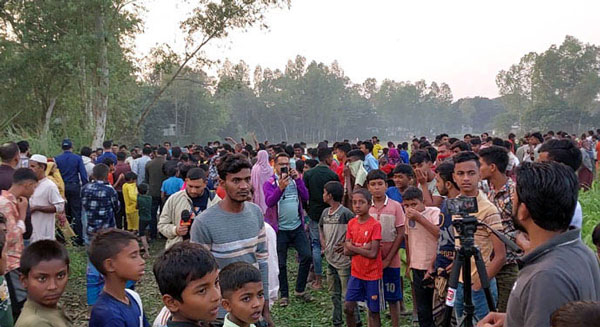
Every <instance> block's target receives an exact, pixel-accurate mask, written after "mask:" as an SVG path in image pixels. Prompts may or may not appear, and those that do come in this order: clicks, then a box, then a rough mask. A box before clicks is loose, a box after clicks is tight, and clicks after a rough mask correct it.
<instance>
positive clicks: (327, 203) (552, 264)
mask: <svg viewBox="0 0 600 327" xmlns="http://www.w3.org/2000/svg"><path fill="white" fill-rule="evenodd" d="M599 137H600V129H599V130H598V131H596V132H594V131H589V132H588V133H585V134H582V135H581V136H579V137H578V136H576V135H571V134H568V133H565V132H562V131H559V132H557V133H554V132H553V131H549V132H547V133H545V134H542V133H539V132H535V133H530V134H526V135H525V136H524V137H523V138H521V139H517V138H516V135H515V134H512V133H511V134H509V135H508V137H507V138H506V139H503V138H499V137H494V136H490V135H489V134H488V133H483V134H482V135H480V136H474V135H470V134H467V135H464V137H463V138H462V139H457V138H453V137H450V136H449V135H448V134H441V135H437V136H436V137H435V139H431V140H428V139H427V138H426V137H421V138H414V139H413V140H412V142H411V143H410V144H409V143H408V142H404V143H398V144H395V143H394V142H387V144H386V145H387V146H384V145H382V144H380V141H379V139H378V138H377V137H372V138H371V139H369V140H362V141H361V140H358V139H357V140H356V141H354V142H351V141H349V140H343V141H340V142H335V143H332V144H330V143H329V142H328V141H323V142H320V143H318V144H317V145H316V146H314V147H307V145H306V144H305V143H294V144H288V143H286V142H281V143H279V144H270V143H269V142H266V141H265V142H263V143H259V142H258V141H257V140H256V139H254V140H253V142H252V144H250V143H248V142H246V141H245V140H243V139H242V140H241V141H240V142H237V141H235V140H234V139H232V138H226V139H225V140H224V142H223V143H221V142H219V141H215V142H208V144H207V145H205V146H203V145H197V144H190V145H186V146H172V144H171V143H170V142H164V143H163V144H162V145H152V144H149V143H146V144H144V145H143V146H133V147H131V148H128V146H126V145H118V144H114V143H113V142H112V141H105V142H104V143H103V147H102V148H98V149H92V148H90V147H87V146H83V147H81V148H80V150H79V151H78V152H79V153H78V154H77V153H75V152H74V151H73V148H74V144H73V143H72V141H71V140H69V139H65V140H63V142H62V143H61V147H62V150H63V153H62V154H60V155H57V156H56V157H48V156H46V154H40V153H31V150H30V147H29V144H28V142H27V141H20V142H16V143H15V142H8V143H5V144H2V145H1V146H0V160H1V165H0V190H1V193H0V249H1V250H2V256H1V258H0V326H1V327H12V326H17V327H29V326H32V327H33V326H56V327H58V326H60V327H62V326H71V325H72V322H71V319H70V318H69V317H68V316H67V315H66V314H65V312H64V311H63V310H62V308H61V307H60V306H59V305H58V302H59V300H60V298H61V295H62V293H63V292H64V290H65V287H66V284H67V282H68V278H69V254H68V252H67V250H66V247H65V244H71V245H72V246H84V247H85V248H86V250H87V251H86V253H87V254H88V261H87V270H86V294H87V305H88V306H89V307H90V310H91V311H90V318H89V326H92V327H101V326H102V327H105V326H115V327H116V326H122V327H125V326H127V327H137V326H142V327H146V326H150V323H149V322H148V320H147V317H146V315H145V313H144V307H143V303H142V299H141V297H140V296H139V295H138V294H137V293H136V292H135V291H134V289H135V285H136V282H137V281H139V280H140V279H141V277H142V276H143V274H144V271H145V270H144V269H145V260H146V259H148V258H149V257H150V256H151V255H152V256H154V257H156V259H155V263H154V266H153V269H152V271H153V274H154V277H155V278H156V282H157V285H158V289H159V291H160V294H161V296H162V302H163V303H164V307H163V308H162V310H161V311H160V313H159V314H158V316H157V317H155V319H154V322H153V324H152V326H157V327H163V326H169V327H176V326H177V327H184V326H225V327H235V326H238V327H249V326H274V323H273V319H272V317H271V314H270V309H271V307H272V306H273V305H276V306H280V307H282V308H285V307H287V306H290V305H301V304H300V303H302V302H311V301H314V299H313V296H312V295H311V290H320V289H322V288H323V287H325V286H326V287H327V289H328V291H329V293H330V295H331V305H332V313H331V321H330V323H329V324H328V325H333V326H344V325H346V326H349V327H354V326H370V327H377V326H381V320H382V319H381V315H382V314H383V313H385V312H388V314H389V316H390V318H391V319H390V320H391V325H392V326H393V327H398V326H400V321H401V317H402V316H408V317H412V321H413V325H418V326H422V327H431V326H442V325H443V324H444V323H445V321H444V319H445V318H448V319H450V321H449V325H457V324H461V323H462V322H463V320H465V317H466V316H465V313H470V312H472V313H473V319H474V323H475V324H477V325H478V326H511V327H512V326H553V327H562V326H596V325H597V324H598V321H600V302H599V301H600V266H599V261H598V254H600V225H599V226H598V227H596V228H595V229H594V231H593V235H592V239H593V242H594V244H596V246H597V247H598V254H594V253H593V252H592V251H591V250H590V249H589V248H588V247H587V246H586V245H585V244H584V243H583V242H582V240H581V228H582V224H583V213H582V208H581V205H580V204H579V202H578V200H577V199H578V194H579V192H580V190H584V191H585V190H588V189H589V188H590V187H592V184H593V181H594V179H595V176H596V170H597V163H598V162H600V142H599ZM466 198H471V200H472V201H474V202H476V204H477V205H476V212H474V213H472V216H473V217H475V218H476V219H477V221H478V222H481V223H485V224H486V225H487V226H488V227H484V226H481V225H480V226H478V227H477V229H476V230H475V232H474V244H475V246H476V247H477V249H478V250H479V252H480V254H481V258H482V259H483V263H484V265H485V272H478V271H477V268H478V267H477V265H476V264H475V262H474V261H472V262H471V263H466V264H467V265H468V264H470V266H471V285H468V286H465V285H463V280H464V279H463V277H464V276H462V275H461V276H460V279H459V282H458V285H457V286H456V287H451V286H449V274H450V272H451V270H452V268H453V265H454V259H455V257H456V253H457V250H458V249H460V248H461V244H460V242H459V238H458V236H459V235H458V232H457V231H456V229H455V227H453V222H456V221H458V220H460V219H462V218H464V217H463V216H461V215H460V214H457V213H456V212H454V211H453V210H452V209H451V208H450V206H449V203H450V202H452V203H457V202H456V199H457V200H458V201H466ZM491 229H493V230H495V231H498V232H500V233H502V234H504V235H505V236H506V237H507V238H508V239H509V240H512V241H513V242H515V243H516V244H517V245H518V247H519V251H517V250H516V249H512V248H511V247H507V246H506V245H505V243H503V241H502V240H501V239H500V238H499V237H498V236H497V235H496V234H495V233H493V232H492V231H491ZM153 242H164V245H165V250H164V251H161V253H150V246H149V244H151V243H153ZM161 244H163V243H161ZM290 248H294V249H295V256H296V261H297V262H298V266H297V272H295V273H294V275H296V276H297V277H296V281H295V286H293V287H294V289H293V292H292V293H293V294H290V289H289V284H288V272H289V271H288V270H289V269H290V267H288V262H289V260H288V253H294V252H288V250H289V249H290ZM324 263H326V264H324ZM479 267H480V268H481V267H482V266H481V265H480V266H479ZM482 273H484V274H485V275H486V276H487V277H488V279H489V282H486V281H483V282H482V280H480V278H479V276H480V275H481V274H482ZM467 276H468V275H467ZM407 283H408V284H409V285H410V287H409V288H407V287H405V284H407ZM465 287H469V288H470V289H471V292H470V293H471V298H472V305H465V298H464V295H465V292H464V291H465V289H464V288H465ZM405 289H410V290H411V293H412V294H411V297H412V307H411V306H409V305H408V304H405V303H404V298H405V294H404V290H405ZM486 289H488V290H489V294H490V295H491V302H492V303H491V304H492V305H491V306H490V305H489V304H488V302H490V301H488V300H490V299H489V298H486V292H485V291H486ZM290 296H293V297H295V298H296V299H297V300H296V301H294V302H291V301H290ZM82 305H83V304H82ZM281 312H284V313H285V309H282V311H281ZM361 312H366V317H367V318H366V320H367V321H361V317H362V316H363V315H361V314H360V313H361ZM307 314H308V315H310V313H307ZM153 318H154V317H153ZM278 318H279V321H285V317H278ZM283 325H285V323H284V324H283Z"/></svg>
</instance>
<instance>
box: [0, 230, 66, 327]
mask: <svg viewBox="0 0 600 327" xmlns="http://www.w3.org/2000/svg"><path fill="white" fill-rule="evenodd" d="M19 271H20V272H21V274H22V275H21V277H20V279H21V283H22V284H23V286H25V288H26V289H27V302H25V305H24V306H23V311H21V315H20V316H19V319H18V320H17V324H16V325H15V326H16V327H37V326H49V327H68V326H71V319H69V317H67V316H66V315H65V313H64V312H63V311H62V309H61V308H60V307H59V306H58V300H60V297H61V295H62V293H63V292H64V290H65V287H66V286H67V281H68V279H69V254H68V253H67V250H66V249H65V247H64V246H62V244H60V243H58V242H57V241H53V240H42V241H37V242H35V243H33V244H31V245H29V246H28V247H27V248H25V251H23V256H22V257H21V266H20V267H19ZM2 326H4V325H2Z"/></svg>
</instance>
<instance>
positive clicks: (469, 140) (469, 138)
mask: <svg viewBox="0 0 600 327" xmlns="http://www.w3.org/2000/svg"><path fill="white" fill-rule="evenodd" d="M463 141H465V143H467V144H469V142H471V137H470V136H465V137H464V138H463Z"/></svg>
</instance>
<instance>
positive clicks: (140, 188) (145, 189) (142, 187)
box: [138, 183, 150, 195]
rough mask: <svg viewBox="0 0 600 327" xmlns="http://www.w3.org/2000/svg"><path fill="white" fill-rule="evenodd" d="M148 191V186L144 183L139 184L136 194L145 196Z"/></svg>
mask: <svg viewBox="0 0 600 327" xmlns="http://www.w3.org/2000/svg"><path fill="white" fill-rule="evenodd" d="M149 189H150V186H149V185H148V184H146V183H141V184H140V185H138V193H139V194H142V195H145V194H147V193H148V190H149Z"/></svg>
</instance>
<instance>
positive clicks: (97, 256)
mask: <svg viewBox="0 0 600 327" xmlns="http://www.w3.org/2000/svg"><path fill="white" fill-rule="evenodd" d="M131 241H135V242H137V237H136V236H135V235H134V234H133V233H131V232H128V231H125V230H121V229H116V228H108V229H103V230H100V231H99V232H97V233H96V235H95V236H94V238H93V239H92V244H90V249H89V258H90V262H91V263H92V264H93V265H94V267H96V269H98V271H99V272H100V273H101V274H103V275H106V270H105V269H104V261H105V260H107V259H112V258H114V257H115V256H116V255H117V254H119V252H121V251H122V250H123V248H125V247H126V246H127V245H129V243H131Z"/></svg>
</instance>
